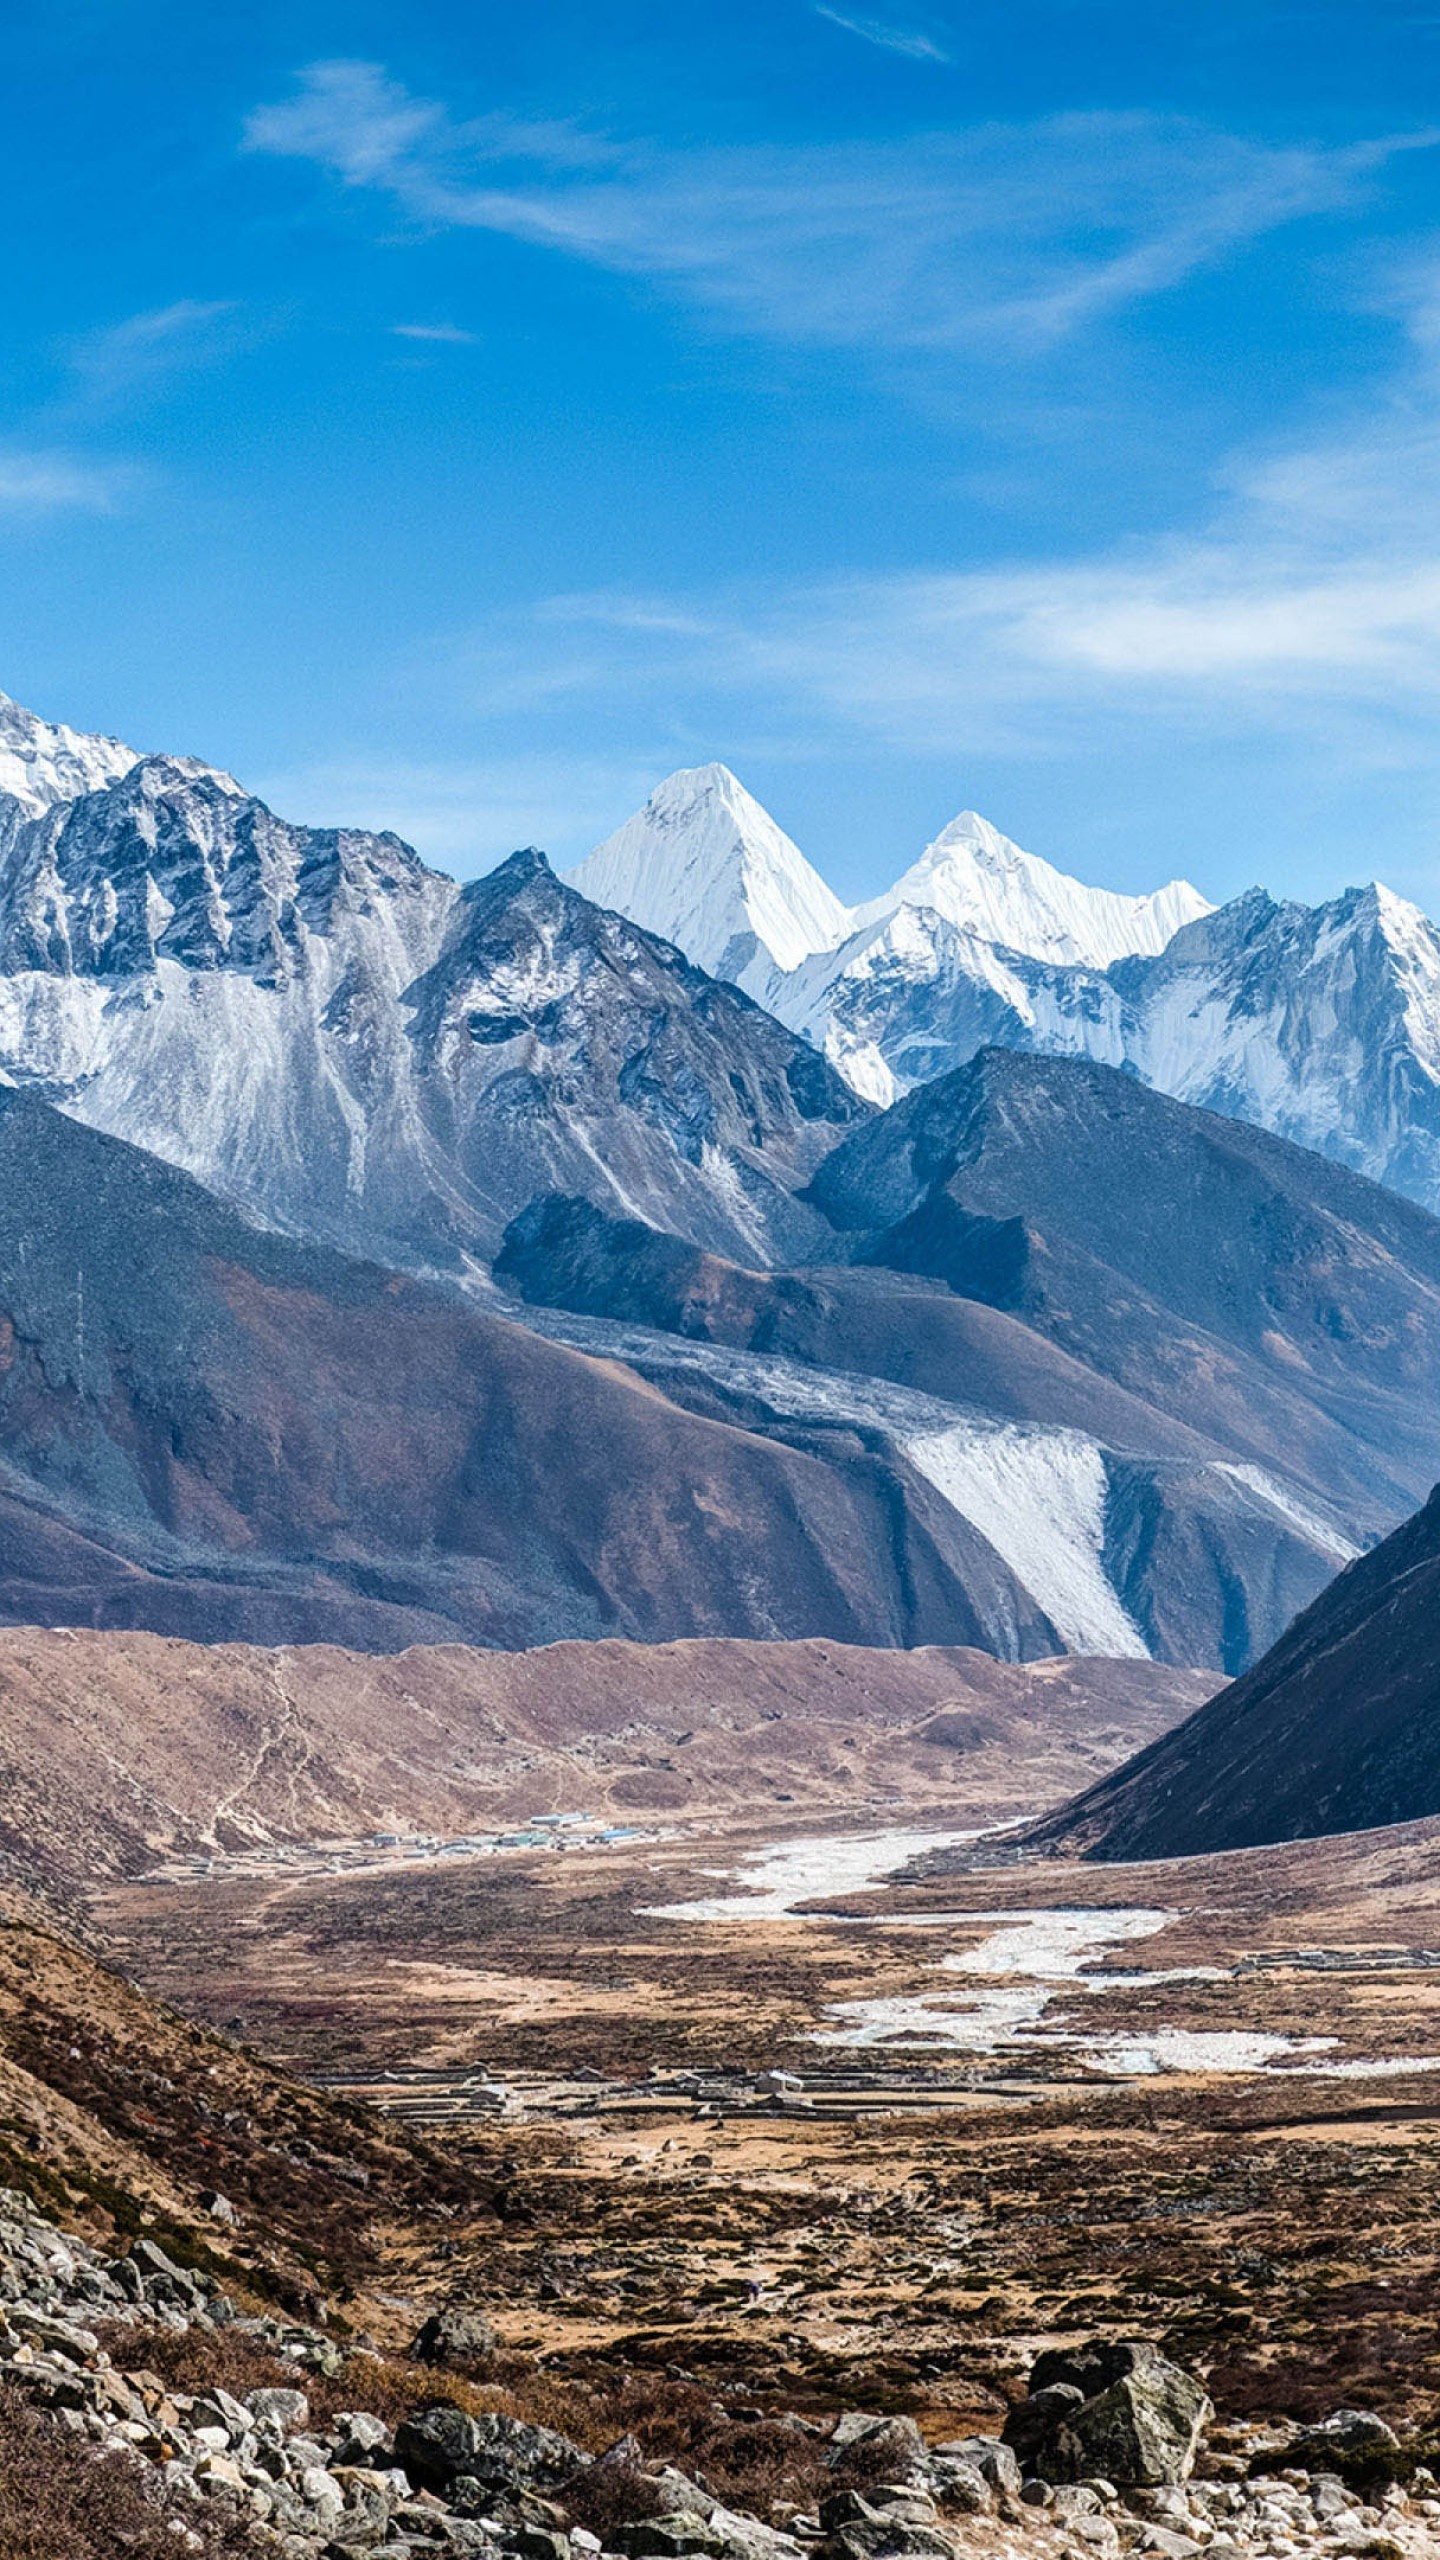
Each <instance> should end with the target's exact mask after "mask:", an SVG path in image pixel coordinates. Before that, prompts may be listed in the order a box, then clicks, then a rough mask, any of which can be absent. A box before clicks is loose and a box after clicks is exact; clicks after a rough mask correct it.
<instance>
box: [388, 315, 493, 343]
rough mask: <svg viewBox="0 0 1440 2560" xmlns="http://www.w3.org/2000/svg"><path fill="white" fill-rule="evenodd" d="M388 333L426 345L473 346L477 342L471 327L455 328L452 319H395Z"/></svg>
mask: <svg viewBox="0 0 1440 2560" xmlns="http://www.w3.org/2000/svg"><path fill="white" fill-rule="evenodd" d="M390 335H391V337H392V338H417V339H419V340H420V342H421V344H422V345H424V346H427V347H473V346H474V345H475V344H476V343H477V341H476V337H475V332H474V330H473V329H460V328H457V326H456V324H455V322H454V321H453V320H397V321H396V323H395V325H394V327H393V329H392V330H391V332H390Z"/></svg>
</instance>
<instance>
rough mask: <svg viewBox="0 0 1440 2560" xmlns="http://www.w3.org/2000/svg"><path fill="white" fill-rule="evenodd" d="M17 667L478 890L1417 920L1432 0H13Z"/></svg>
mask: <svg viewBox="0 0 1440 2560" xmlns="http://www.w3.org/2000/svg"><path fill="white" fill-rule="evenodd" d="M6 48H7V62H6V70H7V90H8V96H7V118H6V124H7V148H6V152H5V155H4V165H3V168H0V194H3V197H4V199H5V200H6V201H5V204H4V214H5V227H6V236H7V238H8V240H9V241H10V243H11V249H10V255H9V257H8V258H7V262H6V265H7V274H6V295H5V311H4V327H3V339H0V348H3V352H0V685H3V686H4V688H5V689H6V690H8V691H10V692H12V693H14V694H16V695H18V696H19V697H20V698H21V699H22V700H26V701H29V702H31V703H33V704H34V706H35V707H36V708H38V709H41V710H43V711H45V712H47V713H49V714H51V715H52V716H55V717H61V718H67V719H70V720H72V721H74V722H76V723H78V724H81V725H85V726H91V727H98V728H104V729H108V730H112V731H114V732H116V733H118V734H120V735H122V736H125V737H127V738H129V739H131V740H132V741H133V742H134V743H136V744H138V745H141V746H146V747H149V746H165V747H174V748H180V749H186V750H190V751H193V752H196V753H200V754H203V755H205V756H207V757H210V758H211V759H213V760H214V761H216V762H219V763H223V764H226V765H228V766H230V767H231V768H232V769H233V770H235V771H237V772H238V773H239V774H240V775H241V776H242V777H243V778H244V779H245V780H246V781H248V782H250V783H252V784H253V785H254V786H255V787H257V788H259V789H262V790H263V791H265V793H266V794H267V796H269V797H270V798H272V799H273V800H274V801H275V803H276V805H278V806H279V807H281V808H282V809H283V810H285V811H286V813H287V814H290V815H294V816H298V817H306V818H311V819H316V820H338V819H344V820H349V821H353V822H357V823H369V824H381V823H384V824H390V825H394V826H397V827H399V828H400V829H401V831H402V832H403V833H405V834H407V835H408V836H410V837H411V838H412V840H413V841H415V842H416V843H418V844H419V845H420V846H421V848H422V850H424V851H425V852H427V853H428V854H429V855H430V856H431V857H432V858H433V859H435V860H437V861H439V862H441V863H443V864H445V865H446V866H448V867H451V868H455V869H458V870H461V871H474V870H477V869H482V868H484V867H486V865H487V864H488V863H489V862H490V861H492V860H493V859H495V858H496V857H497V856H498V855H500V854H501V853H503V852H505V851H506V850H508V849H509V847H510V846H511V845H512V844H514V843H516V842H522V841H529V840H538V841H540V842H542V843H545V844H547V845H548V846H550V847H551V849H552V850H553V851H554V852H555V853H556V855H557V857H559V858H562V859H565V860H571V859H574V858H577V857H578V856H579V855H580V854H581V853H583V852H584V851H585V850H586V848H587V847H588V845H589V844H590V843H591V842H593V841H594V839H595V838H596V837H597V836H598V835H600V834H602V833H603V832H605V831H606V830H607V829H608V828H609V827H610V826H611V825H613V824H615V823H617V822H618V821H619V819H620V818H621V817H623V816H624V815H626V814H627V813H628V811H629V809H630V808H631V807H632V806H633V805H634V804H635V803H636V802H637V801H638V799H640V798H641V797H643V795H644V792H645V790H646V789H647V788H648V787H649V786H650V785H651V784H652V783H653V782H654V781H655V780H657V779H659V777H660V776H661V775H662V774H664V773H665V772H667V771H669V770H670V769H671V768H673V767H674V766H676V765H678V764H689V763H696V762H700V761H704V760H707V759H709V758H711V757H714V756H719V757H722V758H724V759H725V760H726V761H727V762H729V763H730V764H732V765H734V766H735V768H736V770H737V771H738V772H739V773H740V774H741V776H742V777H743V778H744V779H745V780H746V781H747V782H748V783H749V784H750V786H751V788H752V789H754V790H755V791H756V792H757V793H758V794H759V796H760V797H761V798H762V799H763V800H765V802H766V803H767V805H768V806H770V807H771V808H772V809H773V811H774V813H775V815H776V816H777V817H778V818H779V819H780V820H781V821H782V823H783V824H785V825H786V826H787V827H789V829H790V830H791V832H792V833H793V834H794V835H795V836H796V837H797V838H798V840H799V841H800V842H801V843H802V844H803V845H804V846H805V848H806V850H807V851H808V852H809V853H810V854H811V856H812V858H813V859H815V860H816V861H817V862H818V863H819V864H820V866H821V868H822V869H824V870H825V871H826V873H827V875H828V876H829V877H830V878H831V879H832V880H833V881H834V883H835V885H836V886H837V887H838V888H839V889H840V890H841V891H842V892H843V893H846V894H849V895H852V896H858V895H860V894H862V893H865V892H869V891H872V890H874V889H876V888H878V887H879V886H881V885H882V884H883V883H884V881H885V880H886V879H888V878H889V877H890V876H891V875H892V874H893V873H894V872H895V871H896V870H898V869H899V868H900V866H901V865H902V864H903V863H906V862H908V861H909V860H910V859H911V858H913V856H914V854H915V853H916V852H917V851H918V849H919V847H920V845H921V844H922V843H923V842H924V841H925V839H926V838H927V837H928V836H929V835H931V834H933V833H934V832H935V831H936V830H937V829H938V827H939V826H940V825H941V824H942V823H943V822H944V821H945V819H946V818H948V817H949V816H950V815H952V814H953V812H954V811H955V810H956V809H957V808H959V807H961V806H963V805H966V804H969V805H975V806H978V807H980V808H981V809H983V810H984V811H985V812H986V813H987V814H988V815H989V816H991V817H992V818H993V819H994V820H995V821H996V822H997V823H998V824H1000V825H1001V826H1003V827H1005V828H1006V829H1007V830H1008V831H1009V832H1010V833H1012V834H1013V835H1015V836H1017V837H1018V838H1019V839H1020V841H1021V842H1022V843H1026V844H1029V845H1031V846H1032V847H1033V848H1034V849H1035V850H1037V851H1040V852H1044V853H1046V854H1049V855H1050V856H1051V857H1052V858H1054V859H1056V860H1059V861H1061V862H1063V863H1065V864H1067V865H1068V866H1071V867H1073V868H1075V869H1077V870H1079V871H1080V872H1081V873H1082V874H1084V875H1085V876H1087V877H1090V878H1093V879H1096V880H1100V881H1103V882H1105V883H1107V884H1109V885H1113V886H1115V887H1141V886H1146V885H1149V884H1151V883H1152V882H1154V881H1155V880H1157V879H1159V878H1161V877H1164V876H1168V875H1169V874H1171V873H1173V872H1176V871H1185V872H1188V873H1189V874H1190V875H1191V877H1193V878H1194V879H1195V880H1197V881H1198V882H1199V884H1200V885H1201V886H1202V887H1204V888H1205V889H1207V890H1208V891H1209V892H1210V893H1211V894H1212V895H1215V896H1223V895H1227V894H1230V893H1231V892H1233V891H1235V890H1238V889H1240V888H1243V887H1245V886H1247V885H1248V884H1249V883H1250V882H1252V881H1253V880H1256V879H1263V880H1265V881H1266V882H1267V883H1268V884H1269V885H1271V886H1272V887H1275V888H1278V889H1283V890H1286V891H1288V892H1290V893H1291V894H1296V895H1304V896H1311V897H1315V896H1320V895H1325V894H1329V893H1330V892H1332V891H1333V890H1334V889H1336V888H1338V887H1339V886H1341V885H1343V884H1344V883H1345V882H1347V881H1349V880H1352V879H1357V878H1368V877H1371V876H1375V875H1378V876H1380V877H1383V878H1386V879H1388V880H1390V881H1391V882H1392V883H1393V884H1394V885H1395V886H1397V887H1399V888H1401V889H1403V890H1407V891H1408V892H1409V893H1410V894H1412V895H1414V896H1417V897H1419V898H1420V899H1421V900H1422V901H1424V902H1427V903H1429V904H1430V905H1431V906H1432V907H1440V727H1437V719H1436V713H1437V708H1440V5H1436V6H1435V7H1433V8H1432V7H1426V6H1425V5H1423V0H1416V5H1408V4H1402V0H1368V5H1365V6H1363V7H1361V6H1351V5H1349V4H1348V0H1337V5H1332V6H1321V5H1309V4H1308V0H1305V4H1304V5H1300V4H1299V0H1297V5H1286V6H1273V7H1270V6H1266V5H1265V0H1207V5H1206V6H1204V7H1203V8H1202V7H1200V6H1197V5H1196V0H1144V5H1140V4H1139V0H1135V4H1134V5H1131V4H1130V0H965V5H963V6H961V5H958V0H935V5H933V6H932V5H930V0H925V5H924V6H923V7H922V8H917V9H915V10H912V9H910V8H909V7H906V6H901V5H898V0H897V5H896V6H895V7H894V8H893V9H892V8H891V7H890V6H888V5H879V0H877V5H876V6H875V7H874V8H873V9H872V8H871V7H870V6H869V5H868V0H857V5H855V6H854V7H851V6H850V5H849V0H835V5H833V6H831V5H826V6H816V5H813V0H753V5H752V0H728V4H727V5H716V4H715V0H687V5H686V6H685V7H684V8H680V7H676V6H675V5H673V0H672V4H671V5H666V6H660V5H654V4H653V0H609V5H607V6H606V7H605V8H604V9H603V10H601V9H596V8H595V6H594V4H593V0H589V5H586V6H582V5H579V0H534V5H532V6H531V7H530V8H529V9H528V10H516V9H515V8H514V7H513V5H507V7H506V8H505V9H503V10H501V9H500V8H498V7H496V6H494V5H491V0H478V5H476V0H471V5H469V6H466V7H463V8H462V7H458V6H453V5H440V4H439V0H409V5H407V6H405V7H404V8H400V7H397V6H394V5H380V0H360V5H346V6H344V7H340V6H338V5H315V0H286V5H285V6H284V7H283V8H282V7H279V6H274V5H270V4H269V0H256V4H255V5H251V6H248V7H246V8H244V9H243V10H242V9H240V8H238V7H234V6H230V5H226V0H219V5H216V6H212V7H210V8H208V9H206V10H196V9H195V8H194V7H193V0H186V4H185V5H184V6H183V7H182V6H181V5H179V0H74V5H68V6H66V7H64V8H61V7H60V6H59V5H58V0H38V5H27V0H12V6H11V8H10V10H9V11H7V19H6Z"/></svg>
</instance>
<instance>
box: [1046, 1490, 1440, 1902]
mask: <svg viewBox="0 0 1440 2560" xmlns="http://www.w3.org/2000/svg"><path fill="white" fill-rule="evenodd" d="M1434 1813H1440V1488H1437V1489H1436V1491H1435V1492H1434V1493H1433V1494H1432V1495H1431V1497H1430V1499H1429V1501H1428V1502H1427V1503H1426V1504H1425V1505H1424V1507H1423V1508H1422V1509H1421V1510H1420V1511H1417V1512H1416V1514H1415V1516H1414V1518H1413V1519H1410V1520H1407V1521H1406V1522H1405V1524H1404V1526H1403V1527H1402V1528H1399V1529H1397V1530H1396V1531H1395V1534H1394V1536H1393V1537H1390V1538H1387V1539H1386V1540H1385V1542H1384V1544H1383V1545H1382V1546H1379V1547H1376V1548H1375V1549H1374V1550H1373V1552H1372V1553H1371V1554H1369V1555H1367V1556H1363V1557H1361V1559H1360V1560H1359V1562H1358V1563H1356V1564H1353V1565H1351V1566H1350V1567H1349V1568H1348V1570H1347V1571H1346V1572H1344V1573H1342V1574H1340V1575H1338V1576H1337V1578H1336V1579H1335V1581H1334V1582H1332V1583H1331V1584H1330V1585H1329V1586H1328V1588H1327V1589H1326V1590H1325V1591H1323V1592H1322V1593H1321V1595H1320V1597H1319V1599H1318V1600H1316V1601H1314V1602H1313V1603H1312V1605H1311V1606H1310V1607H1309V1608H1308V1609H1307V1610H1305V1611H1304V1612H1303V1614H1302V1615H1301V1616H1300V1617H1298V1618H1297V1619H1296V1620H1295V1623H1294V1625H1293V1626H1291V1627H1290V1628H1288V1629H1287V1630H1286V1632H1285V1634H1284V1635H1283V1636H1282V1637H1281V1638H1280V1640H1279V1642H1278V1643H1277V1644H1275V1645H1273V1646H1272V1647H1271V1649H1270V1651H1269V1652H1268V1653H1267V1654H1266V1655H1265V1656H1264V1657H1263V1659H1262V1660H1261V1661H1259V1662H1257V1663H1256V1664H1255V1666H1254V1668H1253V1670H1251V1671H1249V1672H1248V1673H1247V1674H1246V1676H1245V1677H1244V1678H1243V1679H1242V1680H1237V1681H1236V1682H1235V1683H1234V1684H1233V1686H1231V1687H1230V1688H1227V1689H1223V1690H1222V1691H1221V1692H1220V1693H1219V1695H1218V1696H1217V1697H1215V1698H1213V1699H1212V1700H1211V1701H1210V1702H1209V1704H1208V1705H1207V1706H1205V1707H1203V1708H1201V1709H1200V1710H1199V1711H1198V1713H1197V1714H1195V1715H1194V1716H1192V1717H1190V1718H1188V1719H1187V1721H1186V1722H1185V1723H1184V1724H1182V1725H1180V1726H1178V1727H1177V1728H1176V1729H1175V1730H1174V1731H1173V1732H1172V1733H1170V1734H1168V1735H1166V1736H1164V1737H1163V1738H1162V1739H1161V1740H1160V1741H1159V1742H1158V1743H1155V1744H1152V1745H1151V1746H1150V1747H1149V1748H1148V1749H1147V1750H1145V1751H1143V1752H1141V1753H1140V1754H1139V1756H1138V1757H1137V1758H1136V1759H1134V1760H1131V1761H1129V1762H1127V1763H1126V1765H1125V1766H1124V1767H1123V1768H1122V1769H1120V1770H1117V1771H1116V1772H1115V1774H1114V1775H1113V1777H1110V1778H1108V1779H1103V1780H1102V1781H1101V1782H1100V1783H1099V1784H1098V1785H1097V1786H1095V1787H1093V1788H1090V1789H1089V1790H1087V1792H1086V1793H1085V1794H1084V1795H1082V1796H1081V1797H1079V1798H1078V1800H1077V1801H1076V1802H1075V1803H1073V1804H1071V1805H1068V1806H1067V1807H1066V1808H1065V1809H1064V1810H1063V1812H1061V1813H1059V1814H1057V1815H1055V1816H1054V1817H1053V1819H1052V1820H1051V1821H1049V1822H1047V1823H1045V1824H1043V1825H1041V1826H1040V1827H1039V1828H1038V1830H1037V1831H1036V1833H1035V1834H1034V1835H1033V1836H1034V1837H1035V1839H1036V1840H1037V1842H1039V1843H1041V1844H1043V1845H1044V1846H1045V1847H1047V1848H1053V1849H1054V1850H1056V1851H1057V1852H1058V1853H1060V1854H1064V1855H1075V1854H1079V1855H1082V1856H1085V1857H1089V1858H1100V1859H1110V1858H1118V1859H1127V1860H1130V1859H1142V1858H1180V1857H1191V1856H1195V1855H1198V1854H1202V1853H1205V1852H1208V1851H1210V1850H1215V1849H1240V1848H1251V1847H1255V1846H1258V1845H1260V1844H1262V1843H1265V1842H1269V1841H1277V1840H1303V1839H1310V1838H1313V1837H1316V1836H1317V1835H1319V1834H1323V1833H1326V1832H1334V1831H1364V1830H1369V1829H1372V1828H1376V1827H1378V1826H1380V1825H1382V1824H1386V1823H1395V1822H1411V1821H1416V1820H1419V1819H1420V1817H1421V1816H1423V1815H1426V1814H1434Z"/></svg>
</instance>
